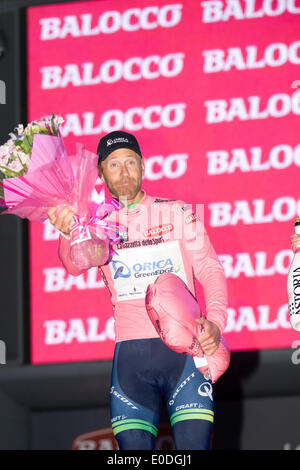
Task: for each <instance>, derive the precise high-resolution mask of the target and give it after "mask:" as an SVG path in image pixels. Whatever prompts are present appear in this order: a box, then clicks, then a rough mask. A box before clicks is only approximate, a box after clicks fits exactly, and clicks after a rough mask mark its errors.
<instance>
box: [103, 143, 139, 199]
mask: <svg viewBox="0 0 300 470" xmlns="http://www.w3.org/2000/svg"><path fill="white" fill-rule="evenodd" d="M144 172H145V162H144V159H143V158H141V157H140V156H139V155H138V154H137V153H135V152H134V151H133V150H130V149H127V148H121V149H117V150H115V151H114V152H112V153H111V154H109V156H108V157H107V158H106V159H105V160H104V161H103V162H102V163H101V168H99V176H100V178H101V179H102V180H104V181H105V183H106V184H107V187H108V189H109V192H110V194H111V196H112V197H115V198H117V199H119V198H120V197H121V198H125V197H126V198H127V200H128V201H130V200H133V199H134V198H135V197H136V195H137V194H138V193H139V191H140V190H141V184H142V177H143V175H144Z"/></svg>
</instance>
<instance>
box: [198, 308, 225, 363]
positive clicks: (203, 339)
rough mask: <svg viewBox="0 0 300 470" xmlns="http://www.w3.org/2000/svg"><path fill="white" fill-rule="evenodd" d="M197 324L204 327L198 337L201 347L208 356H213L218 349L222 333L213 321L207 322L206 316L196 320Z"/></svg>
mask: <svg viewBox="0 0 300 470" xmlns="http://www.w3.org/2000/svg"><path fill="white" fill-rule="evenodd" d="M196 322H197V323H198V324H200V325H202V332H201V333H200V336H199V337H198V340H199V343H200V346H201V348H202V350H203V352H204V354H206V355H207V356H211V355H212V354H213V353H214V352H216V350H217V349H218V346H219V343H220V338H221V333H220V330H219V328H218V327H217V325H216V324H215V323H213V322H212V321H209V320H207V319H206V318H205V317H204V316H202V317H201V318H196Z"/></svg>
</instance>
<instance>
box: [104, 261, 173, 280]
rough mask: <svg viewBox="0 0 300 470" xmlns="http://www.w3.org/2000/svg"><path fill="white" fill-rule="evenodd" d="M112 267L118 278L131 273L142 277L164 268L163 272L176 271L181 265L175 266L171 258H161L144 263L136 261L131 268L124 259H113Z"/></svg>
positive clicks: (128, 275) (115, 277)
mask: <svg viewBox="0 0 300 470" xmlns="http://www.w3.org/2000/svg"><path fill="white" fill-rule="evenodd" d="M112 267H113V269H114V271H115V274H114V279H118V277H123V278H124V277H125V278H127V277H130V276H131V275H133V276H134V277H140V276H143V275H145V274H146V275H151V274H156V273H157V271H158V270H159V271H161V270H163V272H170V271H175V272H176V270H178V269H180V266H179V267H174V265H173V262H172V259H171V258H167V259H160V260H158V261H145V262H143V263H135V264H134V265H133V266H132V267H131V268H129V266H127V264H125V263H123V262H122V261H119V260H117V261H114V260H113V261H112ZM153 271H154V272H153Z"/></svg>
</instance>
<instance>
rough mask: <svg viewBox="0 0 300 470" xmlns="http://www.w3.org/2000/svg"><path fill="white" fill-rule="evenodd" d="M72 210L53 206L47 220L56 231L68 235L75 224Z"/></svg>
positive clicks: (68, 207) (67, 207) (66, 207)
mask: <svg viewBox="0 0 300 470" xmlns="http://www.w3.org/2000/svg"><path fill="white" fill-rule="evenodd" d="M74 214H75V212H74V210H73V208H72V207H70V206H55V207H51V208H50V209H49V211H48V218H49V220H50V222H51V224H52V225H54V227H55V228H56V229H57V230H60V231H61V232H63V233H64V234H65V235H70V232H71V228H72V226H73V225H74V224H75V220H74V218H73V215H74Z"/></svg>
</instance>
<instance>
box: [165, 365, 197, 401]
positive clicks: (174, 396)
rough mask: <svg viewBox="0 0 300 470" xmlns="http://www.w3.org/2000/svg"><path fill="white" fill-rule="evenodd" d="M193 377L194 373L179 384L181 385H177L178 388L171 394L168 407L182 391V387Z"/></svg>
mask: <svg viewBox="0 0 300 470" xmlns="http://www.w3.org/2000/svg"><path fill="white" fill-rule="evenodd" d="M193 377H195V372H192V373H191V375H189V376H188V377H187V378H186V379H185V380H184V381H183V382H181V384H180V385H179V387H177V389H176V390H175V392H174V393H173V395H172V399H171V400H170V401H169V405H174V400H175V398H176V397H177V395H178V393H179V392H180V391H181V390H182V389H183V387H184V386H185V385H186V384H187V383H188V382H190V381H191V379H192V378H193Z"/></svg>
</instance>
